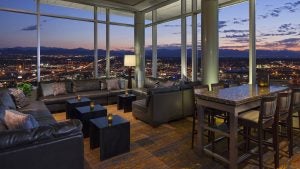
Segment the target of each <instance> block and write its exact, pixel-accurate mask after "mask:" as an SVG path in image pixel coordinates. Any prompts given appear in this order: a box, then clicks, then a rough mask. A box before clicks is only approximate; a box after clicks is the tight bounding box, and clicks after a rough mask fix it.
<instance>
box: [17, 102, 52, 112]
mask: <svg viewBox="0 0 300 169" xmlns="http://www.w3.org/2000/svg"><path fill="white" fill-rule="evenodd" d="M18 111H21V112H24V113H26V112H49V110H48V108H47V107H46V105H45V104H44V103H43V102H42V101H31V102H30V103H29V105H27V106H25V107H22V108H20V109H18ZM49 113H50V112H49Z"/></svg>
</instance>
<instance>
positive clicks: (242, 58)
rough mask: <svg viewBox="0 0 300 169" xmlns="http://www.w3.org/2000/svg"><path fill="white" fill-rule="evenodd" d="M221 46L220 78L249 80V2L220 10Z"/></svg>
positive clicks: (234, 81)
mask: <svg viewBox="0 0 300 169" xmlns="http://www.w3.org/2000/svg"><path fill="white" fill-rule="evenodd" d="M237 13H238V15H236V14H237ZM219 48H220V49H219V66H220V73H219V79H220V80H221V81H226V82H228V83H236V82H248V65H249V61H248V60H249V59H248V57H249V2H243V3H239V4H235V5H231V6H227V7H223V8H221V9H220V10H219Z"/></svg>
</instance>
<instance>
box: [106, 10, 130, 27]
mask: <svg viewBox="0 0 300 169" xmlns="http://www.w3.org/2000/svg"><path fill="white" fill-rule="evenodd" d="M110 21H111V22H117V23H127V24H134V14H133V13H130V12H124V11H117V10H110Z"/></svg>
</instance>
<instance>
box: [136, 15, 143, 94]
mask: <svg viewBox="0 0 300 169" xmlns="http://www.w3.org/2000/svg"><path fill="white" fill-rule="evenodd" d="M134 52H135V55H136V68H135V75H136V76H135V77H136V82H137V86H138V88H142V87H144V81H145V13H143V12H136V13H135V15H134Z"/></svg>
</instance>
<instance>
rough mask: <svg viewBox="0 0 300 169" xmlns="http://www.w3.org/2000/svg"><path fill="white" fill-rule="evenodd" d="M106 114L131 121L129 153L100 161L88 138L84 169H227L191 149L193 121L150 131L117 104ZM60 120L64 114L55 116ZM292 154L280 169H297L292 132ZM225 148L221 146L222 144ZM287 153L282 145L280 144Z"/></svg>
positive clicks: (299, 140)
mask: <svg viewBox="0 0 300 169" xmlns="http://www.w3.org/2000/svg"><path fill="white" fill-rule="evenodd" d="M107 109H108V112H109V113H112V114H118V115H121V116H122V117H124V118H126V119H127V120H129V121H130V125H131V129H130V130H131V131H130V132H131V138H130V142H131V144H130V148H131V150H130V152H129V153H126V154H122V155H119V156H116V157H113V158H111V159H108V160H104V161H100V150H99V148H97V149H94V150H90V148H89V138H86V139H84V158H85V169H100V168H103V169H177V168H178V169H198V168H199V169H222V168H226V167H227V166H226V165H224V164H223V163H221V162H218V161H216V160H213V159H212V158H210V157H208V156H206V155H204V156H202V157H200V156H198V155H197V154H196V153H195V152H194V151H193V150H192V149H191V128H192V119H191V118H186V119H182V120H179V121H174V122H170V123H168V124H164V125H161V126H159V127H157V128H153V127H151V126H149V125H147V124H145V123H144V122H141V121H139V120H136V119H134V118H133V117H132V113H123V111H118V110H117V107H116V105H110V106H107ZM54 117H55V118H56V119H57V120H58V121H60V120H65V113H59V114H55V115H54ZM294 137H295V145H296V146H295V148H294V151H295V155H294V156H293V158H292V159H288V158H287V157H286V156H284V155H283V156H282V157H281V160H280V166H281V169H284V168H286V169H300V132H295V134H294ZM223 146H224V145H223ZM281 146H282V147H283V149H285V150H286V148H287V146H286V144H285V142H282V145H281ZM264 156H265V163H266V166H267V167H268V168H273V166H274V165H273V154H272V152H266V153H265V155H264ZM241 168H243V169H254V168H258V167H257V160H256V158H253V159H251V160H248V161H247V162H244V163H243V164H242V165H241Z"/></svg>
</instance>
